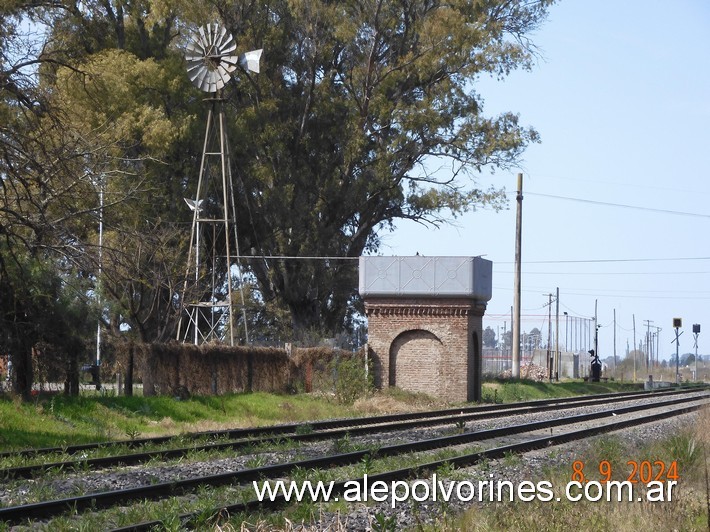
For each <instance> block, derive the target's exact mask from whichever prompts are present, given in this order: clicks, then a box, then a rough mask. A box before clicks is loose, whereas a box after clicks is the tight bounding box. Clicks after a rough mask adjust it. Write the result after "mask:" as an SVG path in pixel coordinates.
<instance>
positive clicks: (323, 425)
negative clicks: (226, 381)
mask: <svg viewBox="0 0 710 532" xmlns="http://www.w3.org/2000/svg"><path fill="white" fill-rule="evenodd" d="M706 388H707V387H703V386H698V387H692V388H691V387H688V388H681V389H677V388H674V389H672V390H653V391H638V392H612V393H605V394H593V395H579V396H574V397H559V398H552V399H535V400H531V401H521V402H517V403H505V404H492V405H474V406H462V407H459V408H447V409H442V410H427V411H423V412H408V413H404V414H386V415H381V416H371V417H358V418H344V419H333V420H324V421H310V422H309V421H304V422H300V423H288V424H279V425H267V426H262V427H248V428H239V429H226V430H217V431H203V432H192V433H188V434H180V435H172V436H156V437H149V438H135V439H132V440H117V441H105V442H92V443H83V444H77V445H67V446H63V447H43V448H37V449H20V450H16V451H3V452H0V459H4V458H9V457H17V456H24V457H31V456H40V455H46V454H53V453H56V454H70V455H71V454H76V453H78V452H82V451H89V450H95V449H107V448H110V447H118V446H126V447H129V448H138V447H141V446H144V445H147V444H155V445H160V444H163V443H168V442H170V441H175V440H180V439H190V440H199V439H218V438H228V439H240V438H249V437H258V436H262V435H263V436H270V437H273V436H279V435H286V434H296V433H297V431H299V430H301V429H302V428H303V426H304V425H307V426H308V427H310V428H311V429H312V430H313V431H314V432H315V431H321V430H328V429H336V428H345V427H358V426H366V425H376V424H383V423H390V422H396V421H405V420H416V419H427V418H429V417H442V416H447V415H456V414H462V413H475V412H489V411H499V410H509V409H512V408H524V407H529V406H542V405H546V404H565V403H577V402H581V401H590V400H594V399H609V400H614V398H617V397H619V398H621V397H628V398H633V397H639V398H643V397H651V396H667V395H677V394H686V393H693V392H697V391H701V390H703V389H706Z"/></svg>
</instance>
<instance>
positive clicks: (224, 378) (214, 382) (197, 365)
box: [117, 343, 372, 402]
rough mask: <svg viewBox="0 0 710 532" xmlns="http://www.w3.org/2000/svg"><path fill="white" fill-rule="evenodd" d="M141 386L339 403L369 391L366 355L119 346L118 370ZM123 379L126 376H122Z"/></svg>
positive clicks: (160, 391) (162, 391)
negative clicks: (316, 396)
mask: <svg viewBox="0 0 710 532" xmlns="http://www.w3.org/2000/svg"><path fill="white" fill-rule="evenodd" d="M131 353H132V356H133V368H134V370H133V380H134V381H142V382H143V394H144V395H190V394H191V395H216V394H223V393H233V392H246V391H264V392H275V393H287V392H296V391H299V392H301V391H305V392H325V393H334V394H335V395H336V396H337V397H338V398H339V399H341V400H343V401H344V402H350V401H352V400H353V399H354V397H353V396H359V395H362V394H363V393H365V392H366V391H367V390H368V389H369V388H370V383H368V379H367V377H366V375H371V374H372V372H371V371H366V370H365V354H364V353H365V352H364V350H363V351H359V352H357V353H351V352H348V351H341V350H336V349H331V348H325V347H316V348H296V349H293V352H292V353H291V356H289V353H288V352H287V351H286V350H285V349H278V348H271V347H251V346H235V347H229V346H224V345H220V344H202V345H200V346H195V345H191V344H180V343H166V344H163V343H155V344H128V343H127V344H124V345H122V346H121V347H120V348H119V349H118V350H117V362H118V366H119V367H121V368H128V367H130V364H129V359H130V356H131ZM127 381H128V378H127Z"/></svg>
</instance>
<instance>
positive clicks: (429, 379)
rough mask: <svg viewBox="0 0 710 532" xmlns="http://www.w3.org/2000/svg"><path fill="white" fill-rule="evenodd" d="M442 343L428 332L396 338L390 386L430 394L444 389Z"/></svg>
mask: <svg viewBox="0 0 710 532" xmlns="http://www.w3.org/2000/svg"><path fill="white" fill-rule="evenodd" d="M442 356H443V344H442V343H441V340H439V338H438V337H437V336H436V335H435V334H433V333H431V332H429V331H426V330H423V329H416V330H412V331H405V332H403V333H402V334H400V335H399V336H397V338H395V339H394V341H393V342H392V345H391V346H390V354H389V385H390V386H397V387H399V388H401V389H403V390H408V391H410V392H421V393H428V394H431V393H432V390H438V389H439V388H440V386H441V375H442Z"/></svg>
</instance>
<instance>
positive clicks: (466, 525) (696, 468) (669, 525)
mask: <svg viewBox="0 0 710 532" xmlns="http://www.w3.org/2000/svg"><path fill="white" fill-rule="evenodd" d="M708 447H710V411H708V410H703V411H701V412H700V413H699V414H698V416H697V419H696V421H695V422H694V423H688V424H686V425H684V426H681V427H680V428H678V429H677V430H676V431H674V432H669V433H665V434H663V435H660V436H659V438H657V439H651V440H649V441H647V442H646V443H645V444H642V445H638V443H637V442H635V441H634V440H631V439H629V438H625V437H624V436H623V435H620V434H617V433H611V434H607V435H603V436H600V437H598V438H596V439H595V440H594V441H593V442H592V443H590V444H582V445H580V446H579V450H578V451H576V452H569V451H568V452H567V453H566V454H564V455H563V456H566V457H567V459H566V460H562V461H560V460H556V461H553V462H557V463H560V462H562V464H561V465H558V466H554V467H550V468H545V469H544V471H543V472H542V473H538V474H537V475H531V477H530V480H531V481H532V482H534V483H535V482H539V481H540V480H546V481H549V482H550V483H551V484H552V485H553V486H556V487H558V489H559V490H560V491H563V490H564V488H561V487H562V486H565V485H566V483H567V482H569V481H570V479H572V475H574V469H573V464H574V461H576V460H578V461H579V463H578V464H582V465H583V472H584V473H585V478H586V479H587V480H590V481H595V482H597V483H599V484H597V485H595V486H593V487H592V489H590V490H589V493H590V497H591V498H592V500H585V498H584V497H581V498H580V500H579V501H576V502H573V501H570V500H567V498H566V497H564V496H562V497H560V499H557V500H550V501H540V500H538V499H536V498H533V500H530V501H525V502H524V501H521V500H516V501H514V502H509V501H508V500H507V499H506V500H504V501H503V502H500V503H482V504H481V503H479V504H474V505H473V507H472V508H471V509H470V510H468V511H467V512H465V513H463V514H461V515H458V516H451V517H448V518H445V519H443V520H441V521H440V522H438V523H437V524H436V526H433V527H426V528H425V531H426V532H433V531H434V530H436V531H437V532H453V531H459V530H467V531H472V532H479V531H480V532H484V531H485V532H504V531H505V532H507V531H528V530H538V531H544V532H548V531H549V532H557V531H559V532H562V531H567V530H578V531H585V532H586V531H595V532H597V531H609V532H612V531H613V532H616V531H619V532H634V531H637V530H682V531H689V532H690V531H692V532H695V531H697V532H702V531H707V530H710V514H709V512H710V484H709V483H708V482H709V481H708V474H709V473H710V471H709V469H710V456H709V455H708V451H707V450H708ZM558 452H559V453H564V451H563V450H559V451H558V450H554V449H553V450H550V451H548V453H551V454H552V453H558ZM674 463H675V464H676V469H671V464H674ZM636 466H638V468H636ZM577 467H578V468H579V465H578V466H577ZM608 475H611V478H610V480H611V481H616V482H619V483H621V482H624V481H629V482H634V486H635V488H634V490H635V491H634V492H633V497H632V500H631V501H629V500H628V498H627V496H628V494H629V491H628V490H625V491H623V492H622V494H623V495H622V502H618V501H617V499H616V498H617V497H618V493H619V491H618V489H617V488H616V487H612V488H610V489H609V490H608V492H607V488H606V486H607V484H606V483H605V482H603V481H604V480H606V479H607V478H609V476H608ZM676 475H677V478H676ZM644 477H646V478H645V479H644ZM670 479H675V480H676V481H677V484H676V485H675V486H674V487H673V489H672V490H670V491H669V488H668V482H669V480H670ZM649 480H659V481H661V482H663V483H664V484H663V499H662V500H661V499H658V498H654V500H652V501H648V500H646V499H645V495H644V494H645V493H646V491H645V489H644V488H642V487H641V486H642V485H643V484H644V483H646V482H648V481H649ZM598 486H601V488H602V489H601V490H599V489H598ZM560 488H561V489H560ZM560 491H558V492H557V493H558V495H561V493H560ZM580 493H582V490H579V491H573V494H574V496H575V498H576V497H577V496H578V495H579V494H580ZM607 493H608V494H609V496H610V498H611V500H610V501H608V500H606V497H607ZM659 494H660V492H656V496H658V495H659ZM669 494H670V496H669ZM597 497H600V498H599V500H594V499H596V498H597Z"/></svg>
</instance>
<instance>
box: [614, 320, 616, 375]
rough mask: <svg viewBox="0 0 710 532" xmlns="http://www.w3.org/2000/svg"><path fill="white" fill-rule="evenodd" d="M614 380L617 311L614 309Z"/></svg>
mask: <svg viewBox="0 0 710 532" xmlns="http://www.w3.org/2000/svg"><path fill="white" fill-rule="evenodd" d="M614 379H616V309H614Z"/></svg>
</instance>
